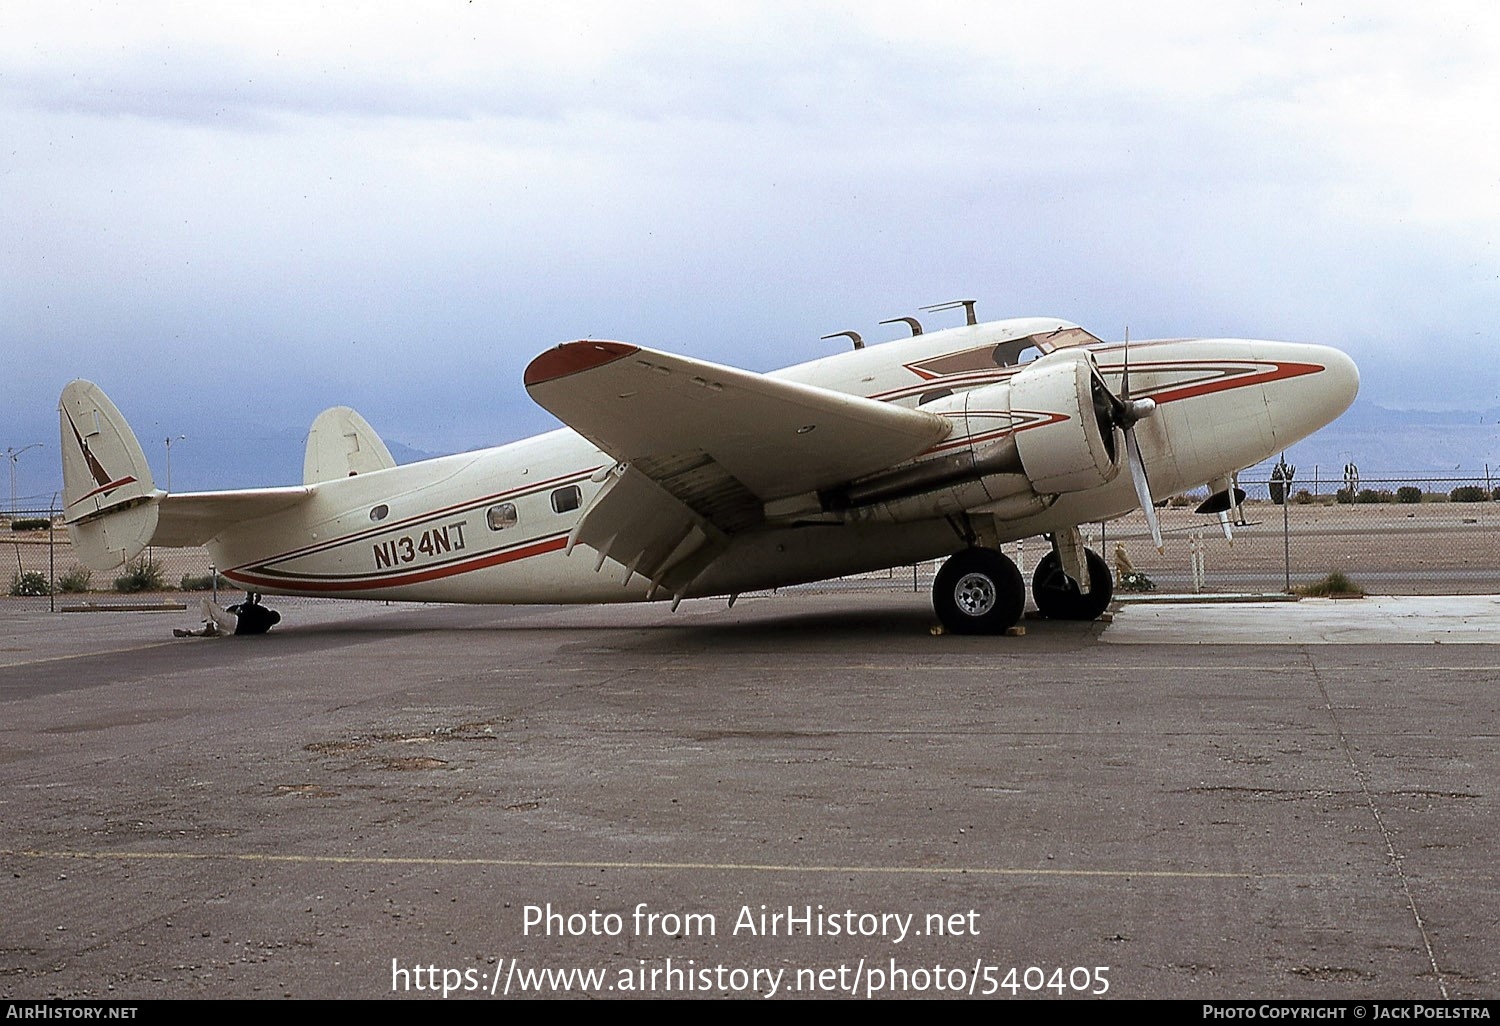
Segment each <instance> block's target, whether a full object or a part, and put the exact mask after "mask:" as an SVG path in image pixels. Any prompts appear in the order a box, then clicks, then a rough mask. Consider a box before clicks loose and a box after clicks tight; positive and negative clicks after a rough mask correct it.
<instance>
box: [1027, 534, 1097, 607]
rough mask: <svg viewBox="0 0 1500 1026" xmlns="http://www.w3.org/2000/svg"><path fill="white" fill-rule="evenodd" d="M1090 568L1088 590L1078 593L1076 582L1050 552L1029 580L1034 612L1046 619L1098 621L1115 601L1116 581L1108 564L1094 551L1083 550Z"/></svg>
mask: <svg viewBox="0 0 1500 1026" xmlns="http://www.w3.org/2000/svg"><path fill="white" fill-rule="evenodd" d="M1083 551H1084V556H1085V557H1086V558H1087V560H1088V565H1089V590H1088V591H1087V592H1083V591H1080V590H1079V588H1078V584H1077V582H1075V581H1074V580H1073V579H1072V578H1071V577H1069V576H1068V575H1067V574H1065V573H1063V569H1062V560H1060V559H1058V558H1057V553H1056V552H1049V553H1047V554H1046V555H1045V556H1043V557H1042V561H1041V562H1040V563H1038V564H1037V565H1036V573H1035V574H1033V575H1032V578H1031V597H1032V598H1034V599H1035V600H1036V608H1037V612H1039V613H1041V614H1042V615H1043V616H1045V617H1047V618H1048V619H1049V620H1097V619H1099V616H1100V614H1101V613H1103V612H1104V611H1105V610H1106V609H1108V608H1109V600H1110V599H1112V598H1114V594H1115V581H1114V577H1113V576H1111V574H1110V572H1109V564H1108V563H1106V562H1104V557H1103V556H1101V555H1099V553H1097V552H1095V551H1094V550H1093V549H1084V550H1083Z"/></svg>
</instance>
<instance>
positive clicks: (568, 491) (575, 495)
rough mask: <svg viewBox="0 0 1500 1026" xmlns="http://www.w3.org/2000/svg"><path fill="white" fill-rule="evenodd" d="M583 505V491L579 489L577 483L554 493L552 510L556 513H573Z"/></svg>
mask: <svg viewBox="0 0 1500 1026" xmlns="http://www.w3.org/2000/svg"><path fill="white" fill-rule="evenodd" d="M581 505H583V492H581V491H579V489H578V486H577V485H568V487H566V488H559V489H557V490H556V491H554V492H553V493H552V512H554V513H571V512H573V511H574V510H575V509H577V508H578V507H579V506H581Z"/></svg>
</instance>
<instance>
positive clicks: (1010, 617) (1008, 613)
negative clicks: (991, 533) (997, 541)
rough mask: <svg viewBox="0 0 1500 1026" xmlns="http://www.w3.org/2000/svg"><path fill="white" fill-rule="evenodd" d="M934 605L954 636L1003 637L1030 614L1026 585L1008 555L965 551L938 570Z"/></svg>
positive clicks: (949, 559) (950, 558)
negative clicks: (1002, 634) (982, 635)
mask: <svg viewBox="0 0 1500 1026" xmlns="http://www.w3.org/2000/svg"><path fill="white" fill-rule="evenodd" d="M932 606H933V608H934V609H935V610H936V611H937V615H938V619H939V620H941V621H942V622H943V626H944V627H946V628H947V629H948V630H950V631H952V632H953V633H954V634H1001V633H1003V632H1005V631H1007V630H1009V629H1010V628H1011V627H1014V626H1015V625H1016V622H1017V621H1018V620H1020V619H1021V614H1022V613H1023V612H1025V611H1026V582H1025V581H1024V580H1022V579H1021V571H1019V570H1017V569H1016V564H1015V563H1013V562H1011V560H1010V558H1009V557H1007V556H1006V555H1005V554H1004V553H1000V552H996V551H995V550H994V549H977V548H976V549H964V550H963V551H962V552H956V553H954V554H953V555H952V556H950V557H949V558H948V561H947V562H946V563H944V564H943V568H942V569H941V570H939V571H938V574H937V580H935V581H933V582H932Z"/></svg>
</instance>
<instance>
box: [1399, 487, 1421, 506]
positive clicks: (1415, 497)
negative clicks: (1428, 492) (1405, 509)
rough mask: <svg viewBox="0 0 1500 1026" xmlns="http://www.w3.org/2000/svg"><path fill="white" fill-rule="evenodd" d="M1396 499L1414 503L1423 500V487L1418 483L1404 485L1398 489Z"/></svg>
mask: <svg viewBox="0 0 1500 1026" xmlns="http://www.w3.org/2000/svg"><path fill="white" fill-rule="evenodd" d="M1396 501H1397V502H1405V503H1408V504H1410V503H1414V502H1421V501H1422V489H1420V488H1418V487H1417V486H1416V485H1402V486H1401V487H1400V488H1397V489H1396Z"/></svg>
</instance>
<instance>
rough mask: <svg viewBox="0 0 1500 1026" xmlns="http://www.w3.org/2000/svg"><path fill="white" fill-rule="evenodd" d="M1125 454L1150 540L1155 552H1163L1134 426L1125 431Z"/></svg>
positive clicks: (1159, 529) (1149, 486)
mask: <svg viewBox="0 0 1500 1026" xmlns="http://www.w3.org/2000/svg"><path fill="white" fill-rule="evenodd" d="M1125 454H1126V457H1127V458H1128V459H1129V460H1130V480H1131V482H1132V483H1133V484H1134V485H1135V495H1136V498H1137V499H1139V500H1140V502H1141V511H1142V512H1144V513H1145V514H1146V523H1147V524H1148V525H1150V527H1151V540H1152V541H1153V542H1155V543H1156V551H1157V552H1165V551H1166V546H1165V545H1163V544H1162V540H1161V525H1160V524H1158V523H1157V522H1156V506H1155V505H1154V504H1153V503H1152V501H1151V483H1150V482H1149V481H1147V480H1146V461H1145V460H1143V459H1142V458H1141V447H1140V444H1139V443H1138V442H1136V440H1135V428H1134V427H1131V428H1127V429H1126V431H1125Z"/></svg>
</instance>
